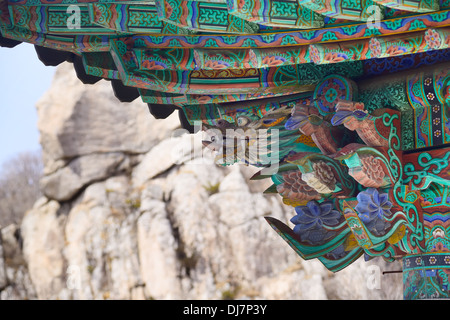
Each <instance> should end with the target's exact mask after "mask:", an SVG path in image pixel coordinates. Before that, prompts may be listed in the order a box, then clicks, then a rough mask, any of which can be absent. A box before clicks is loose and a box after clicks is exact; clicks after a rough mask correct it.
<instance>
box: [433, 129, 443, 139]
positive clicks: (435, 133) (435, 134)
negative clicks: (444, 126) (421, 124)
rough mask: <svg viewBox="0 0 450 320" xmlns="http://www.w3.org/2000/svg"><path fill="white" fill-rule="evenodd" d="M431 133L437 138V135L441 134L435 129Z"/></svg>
mask: <svg viewBox="0 0 450 320" xmlns="http://www.w3.org/2000/svg"><path fill="white" fill-rule="evenodd" d="M433 135H434V136H435V137H436V138H439V137H440V136H441V130H435V131H434V132H433Z"/></svg>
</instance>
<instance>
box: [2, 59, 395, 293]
mask: <svg viewBox="0 0 450 320" xmlns="http://www.w3.org/2000/svg"><path fill="white" fill-rule="evenodd" d="M37 110H38V116H39V123H38V128H39V131H40V136H41V145H42V150H43V160H44V167H45V169H44V177H43V179H42V181H41V184H42V191H43V194H44V197H42V198H41V199H39V200H38V201H37V202H36V203H35V205H34V207H33V208H32V209H31V210H30V211H28V212H27V213H26V214H25V217H24V219H23V221H22V224H21V225H20V226H14V225H11V226H9V227H4V228H2V230H1V231H2V232H1V238H2V242H1V245H0V298H2V299H401V298H402V282H401V274H386V275H382V271H384V270H400V269H401V267H400V265H399V264H396V263H394V264H387V263H385V262H383V261H382V260H375V261H370V262H364V260H363V259H360V260H359V261H357V262H356V263H355V264H353V265H351V266H350V267H348V268H346V269H344V270H343V271H341V272H339V273H336V274H332V273H330V272H328V271H327V270H326V269H325V268H324V267H323V266H322V265H321V264H320V262H318V261H303V260H301V259H300V258H299V257H297V256H296V254H295V253H294V252H293V251H292V250H291V249H290V248H289V247H288V246H287V245H286V244H285V243H284V241H283V240H282V239H281V238H279V237H278V236H277V235H276V234H275V232H274V231H273V230H272V229H271V228H270V226H269V225H268V224H267V223H266V222H265V221H264V219H263V217H264V216H267V215H270V216H273V217H276V218H278V219H280V220H282V221H285V222H286V223H288V221H289V219H290V218H291V217H292V216H293V214H294V211H293V209H292V208H291V207H287V206H285V205H283V204H282V203H281V201H280V199H279V197H278V196H276V195H263V193H262V191H263V190H265V188H267V186H268V185H267V184H265V183H264V182H263V183H261V181H258V182H256V181H255V182H254V181H249V177H250V176H251V175H252V174H253V173H254V172H256V170H255V169H254V168H252V167H245V166H242V165H234V166H230V167H219V166H217V165H215V164H213V163H212V161H211V160H210V158H211V157H209V156H208V154H206V153H204V152H203V151H202V149H201V142H200V141H201V136H200V135H201V134H200V133H198V134H193V135H189V134H185V133H183V131H182V130H180V129H179V121H178V117H177V115H176V114H173V115H171V116H170V117H169V118H167V119H165V120H156V119H154V118H153V117H152V116H151V115H150V114H149V112H148V109H147V106H146V105H145V104H144V103H142V102H141V101H139V100H135V101H134V102H132V103H121V102H119V101H118V100H117V99H116V98H114V96H113V93H112V90H111V86H110V85H108V83H107V82H106V81H104V80H102V81H100V82H98V83H97V84H95V85H84V84H82V83H81V82H80V81H79V80H78V79H77V78H76V75H75V73H74V71H73V68H72V67H71V66H70V65H66V64H63V65H61V66H60V67H58V69H57V72H56V75H55V78H54V81H53V84H52V86H51V88H50V90H49V91H48V92H47V93H46V94H45V95H44V96H43V97H42V99H41V100H40V101H39V102H38V103H37Z"/></svg>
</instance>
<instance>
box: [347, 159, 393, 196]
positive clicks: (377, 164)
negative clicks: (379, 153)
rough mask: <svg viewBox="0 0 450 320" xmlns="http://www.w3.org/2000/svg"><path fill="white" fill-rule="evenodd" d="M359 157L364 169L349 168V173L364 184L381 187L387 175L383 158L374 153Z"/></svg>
mask: <svg viewBox="0 0 450 320" xmlns="http://www.w3.org/2000/svg"><path fill="white" fill-rule="evenodd" d="M359 159H360V162H361V167H362V170H353V168H352V169H350V170H349V174H350V175H351V176H352V177H353V178H355V179H356V180H357V181H358V182H359V183H360V184H362V185H363V186H366V187H374V188H378V187H381V186H382V185H383V183H384V177H385V176H386V173H385V172H384V168H383V165H382V162H381V160H380V159H378V158H376V157H374V156H373V155H366V156H361V157H360V158H359ZM358 168H359V167H358Z"/></svg>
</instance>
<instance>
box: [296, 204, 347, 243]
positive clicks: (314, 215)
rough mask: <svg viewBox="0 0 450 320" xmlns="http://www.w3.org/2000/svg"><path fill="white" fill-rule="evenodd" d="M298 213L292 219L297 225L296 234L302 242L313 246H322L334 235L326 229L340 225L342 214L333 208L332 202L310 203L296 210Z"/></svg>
mask: <svg viewBox="0 0 450 320" xmlns="http://www.w3.org/2000/svg"><path fill="white" fill-rule="evenodd" d="M295 212H296V213H297V215H296V216H294V217H293V218H292V219H291V222H292V223H293V224H295V227H294V232H295V233H296V234H298V235H299V236H300V238H301V240H302V241H307V242H309V243H311V244H313V245H316V244H321V243H324V242H325V241H327V240H328V239H329V238H331V237H332V236H333V235H334V232H333V231H330V230H328V229H327V228H326V227H333V226H336V225H337V224H339V220H340V218H341V213H340V212H339V211H337V210H335V209H334V208H333V203H332V202H331V201H326V202H322V203H320V204H319V203H318V202H317V201H314V200H313V201H309V202H308V203H307V205H306V206H299V207H296V208H295Z"/></svg>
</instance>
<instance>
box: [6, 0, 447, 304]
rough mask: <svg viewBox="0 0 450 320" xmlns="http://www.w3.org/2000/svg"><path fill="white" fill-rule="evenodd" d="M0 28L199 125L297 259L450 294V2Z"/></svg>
mask: <svg viewBox="0 0 450 320" xmlns="http://www.w3.org/2000/svg"><path fill="white" fill-rule="evenodd" d="M0 32H1V37H0V43H1V44H2V46H6V47H14V46H15V45H17V44H19V43H21V42H27V43H31V44H34V45H35V48H36V51H37V54H38V57H39V58H40V59H41V60H42V61H43V62H44V63H45V64H46V65H57V64H59V63H61V62H63V61H70V62H72V63H73V65H74V68H75V70H76V72H77V74H78V77H79V78H80V79H81V80H82V81H83V82H84V83H95V82H96V81H98V80H100V79H102V78H103V79H108V80H110V81H111V84H112V88H113V90H114V92H115V94H116V96H117V97H118V98H119V99H120V100H121V101H132V100H134V99H136V98H138V97H140V98H141V99H142V100H143V101H144V102H145V103H147V104H148V106H149V109H150V112H151V113H152V114H153V115H154V116H155V117H156V118H165V117H167V116H168V115H170V114H171V113H172V112H178V113H179V117H180V121H181V123H182V125H183V127H184V128H186V129H188V130H189V131H190V132H193V131H194V128H195V125H196V124H199V123H200V124H201V125H200V126H197V127H200V128H201V129H202V130H204V131H205V141H204V142H203V143H204V145H205V147H206V148H210V149H212V150H214V151H215V152H216V153H215V154H216V160H217V163H218V164H220V165H230V164H233V163H245V164H247V165H252V166H256V167H258V168H260V171H259V172H258V173H257V174H256V175H254V176H253V177H252V179H253V180H260V179H270V181H271V184H272V185H271V187H269V188H268V189H267V190H266V193H277V194H278V195H279V196H280V197H281V198H282V200H283V202H284V203H285V204H286V205H287V206H291V207H292V219H291V220H290V221H285V222H282V221H279V220H277V219H275V218H273V217H266V220H267V222H268V223H269V225H270V226H271V227H272V228H273V229H274V230H275V231H276V232H277V233H278V234H279V235H280V236H281V238H282V239H284V240H285V241H286V242H287V244H288V245H289V246H291V247H292V248H293V250H294V251H295V253H297V254H298V255H299V256H300V257H302V258H303V259H318V260H320V261H321V262H322V263H323V264H324V265H325V267H326V268H328V269H329V270H330V271H332V272H338V271H339V270H341V269H343V268H345V267H346V266H348V265H350V264H351V263H352V262H354V261H355V260H356V259H358V258H359V257H361V256H363V255H364V256H365V258H366V260H369V259H371V258H374V257H383V258H384V259H385V260H387V261H394V260H402V264H403V279H404V288H403V291H404V298H405V299H431V298H449V297H450V284H449V275H450V213H449V209H450V72H449V70H450V50H449V47H450V0H346V1H339V0H320V1H319V0H198V1H196V0H142V1H139V0H128V1H127V0H122V1H120V0H118V1H115V0H98V1H96V0H0ZM264 223H265V222H264Z"/></svg>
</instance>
